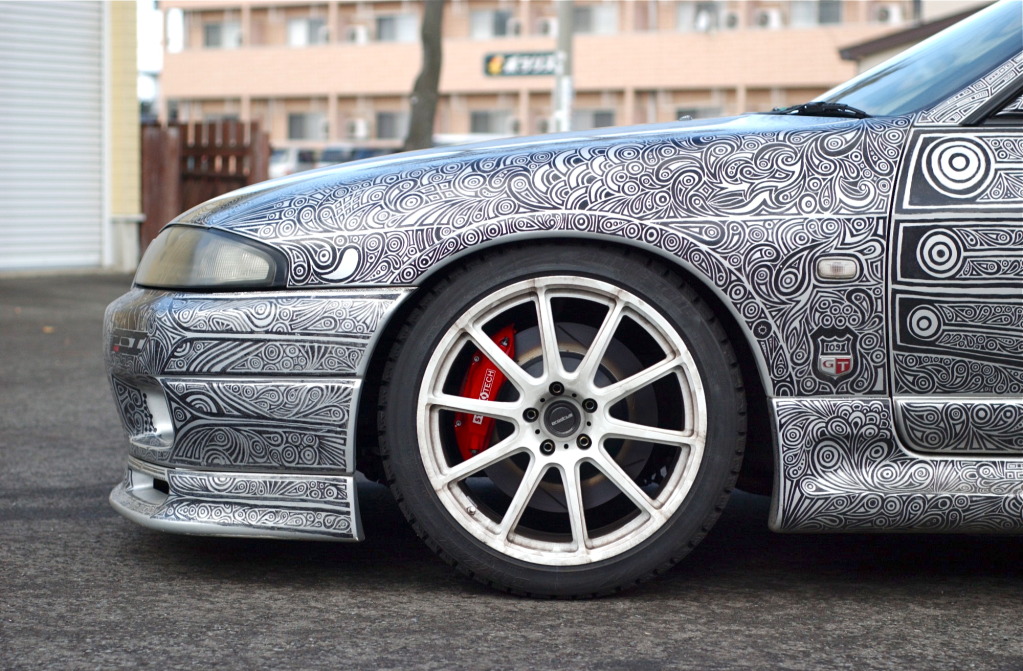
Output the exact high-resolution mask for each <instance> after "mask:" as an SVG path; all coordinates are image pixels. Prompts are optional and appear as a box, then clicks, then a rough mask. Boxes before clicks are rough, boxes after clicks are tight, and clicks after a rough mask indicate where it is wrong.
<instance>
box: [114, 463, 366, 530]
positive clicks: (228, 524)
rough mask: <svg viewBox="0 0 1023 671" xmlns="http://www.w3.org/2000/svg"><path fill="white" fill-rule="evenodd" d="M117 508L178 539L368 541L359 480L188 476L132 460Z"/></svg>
mask: <svg viewBox="0 0 1023 671" xmlns="http://www.w3.org/2000/svg"><path fill="white" fill-rule="evenodd" d="M110 504H111V505H112V506H113V507H114V510H116V511H117V512H119V513H121V514H122V515H124V516H125V517H127V518H128V519H130V520H131V521H133V522H136V523H138V524H141V525H142V526H144V527H149V528H151V529H156V530H158V531H168V532H171V533H180V534H195V535H203V536H243V537H259V538H292V539H304V540H352V541H358V540H362V528H361V524H360V522H359V510H358V498H357V497H356V495H355V478H354V476H327V475H274V474H266V473H214V472H210V471H188V470H185V469H168V468H162V467H159V466H154V465H152V464H147V463H145V462H142V461H139V460H138V459H133V458H129V459H128V467H127V469H126V470H125V474H124V480H123V481H122V482H121V483H120V484H119V485H117V487H115V488H114V490H113V491H112V492H110Z"/></svg>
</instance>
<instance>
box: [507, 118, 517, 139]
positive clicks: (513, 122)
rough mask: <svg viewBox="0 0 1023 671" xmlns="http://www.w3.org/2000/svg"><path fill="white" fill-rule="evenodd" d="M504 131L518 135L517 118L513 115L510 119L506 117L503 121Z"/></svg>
mask: <svg viewBox="0 0 1023 671" xmlns="http://www.w3.org/2000/svg"><path fill="white" fill-rule="evenodd" d="M505 132H506V133H507V134H508V135H518V134H519V120H518V119H516V118H515V117H511V118H510V119H508V120H507V121H506V122H505Z"/></svg>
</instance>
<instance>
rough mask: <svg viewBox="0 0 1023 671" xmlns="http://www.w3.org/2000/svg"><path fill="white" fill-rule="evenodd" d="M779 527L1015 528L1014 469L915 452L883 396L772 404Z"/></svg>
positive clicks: (1022, 477) (1022, 488)
mask: <svg viewBox="0 0 1023 671" xmlns="http://www.w3.org/2000/svg"><path fill="white" fill-rule="evenodd" d="M775 412H776V413H777V418H778V427H779V448H780V454H779V457H780V464H781V468H782V473H781V474H780V475H781V477H780V478H779V480H778V482H780V483H781V487H780V490H779V491H778V492H777V493H776V497H777V500H776V506H777V508H776V514H775V517H774V519H773V523H772V524H773V526H774V527H775V528H776V529H778V530H784V531H909V530H915V531H956V532H963V531H972V532H982V531H991V532H995V531H997V532H1016V533H1018V532H1020V531H1023V494H1021V492H1023V465H1021V464H1019V463H1018V462H1011V461H1005V460H983V459H975V458H974V459H960V458H951V457H948V458H936V457H933V456H932V457H928V458H924V457H918V456H914V455H913V454H911V453H909V452H907V451H905V450H904V449H902V448H901V447H900V445H899V442H898V440H897V438H896V437H895V434H894V431H893V428H892V427H893V426H894V417H893V415H892V405H891V402H890V401H888V400H874V401H867V400H861V399H786V400H777V401H775Z"/></svg>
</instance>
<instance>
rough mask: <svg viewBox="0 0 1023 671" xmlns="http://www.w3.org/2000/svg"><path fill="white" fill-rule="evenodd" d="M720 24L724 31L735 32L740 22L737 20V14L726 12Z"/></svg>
mask: <svg viewBox="0 0 1023 671" xmlns="http://www.w3.org/2000/svg"><path fill="white" fill-rule="evenodd" d="M721 23H722V25H723V26H724V27H725V28H726V29H728V30H735V29H736V28H738V27H739V24H740V23H742V20H741V19H740V18H739V13H738V12H726V13H725V20H724V21H722V22H721Z"/></svg>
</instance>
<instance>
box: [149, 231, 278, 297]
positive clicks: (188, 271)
mask: <svg viewBox="0 0 1023 671" xmlns="http://www.w3.org/2000/svg"><path fill="white" fill-rule="evenodd" d="M283 275H284V259H283V258H281V257H280V255H279V254H277V253H275V252H273V251H272V250H270V249H268V248H266V247H264V246H262V245H260V244H259V243H256V242H252V241H250V240H246V239H245V238H241V237H238V236H235V235H231V234H230V233H224V232H222V231H216V230H211V229H207V228H197V227H194V226H171V227H170V228H167V229H166V230H164V231H163V232H162V233H160V235H158V236H157V237H156V239H155V240H153V242H152V243H151V244H150V245H149V248H148V249H147V250H146V253H145V255H144V256H143V257H142V263H140V264H139V268H138V270H137V271H136V273H135V284H138V285H140V286H144V287H153V288H156V289H185V288H187V289H202V288H206V289H219V288H261V287H273V286H280V285H281V284H282V280H283Z"/></svg>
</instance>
